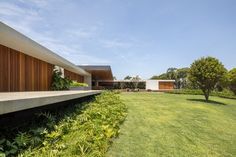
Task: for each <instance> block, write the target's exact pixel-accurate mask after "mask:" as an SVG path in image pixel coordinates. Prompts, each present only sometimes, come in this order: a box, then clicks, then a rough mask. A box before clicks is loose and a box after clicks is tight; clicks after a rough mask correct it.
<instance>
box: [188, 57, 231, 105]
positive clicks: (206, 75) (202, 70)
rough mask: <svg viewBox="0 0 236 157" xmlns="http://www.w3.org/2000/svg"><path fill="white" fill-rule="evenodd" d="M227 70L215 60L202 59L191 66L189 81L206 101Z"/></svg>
mask: <svg viewBox="0 0 236 157" xmlns="http://www.w3.org/2000/svg"><path fill="white" fill-rule="evenodd" d="M226 72H227V70H226V69H225V67H224V65H223V64H222V63H221V62H220V61H219V60H218V59H216V58H213V57H206V58H205V57H202V58H200V59H198V60H196V61H194V62H193V63H192V64H191V67H190V71H189V79H190V81H191V82H192V83H194V84H196V85H197V86H198V87H199V88H200V89H201V90H202V91H203V93H204V96H205V99H206V101H208V99H209V95H210V92H211V91H212V90H213V89H214V87H215V86H216V84H217V83H218V82H219V81H220V80H221V79H222V78H223V77H224V75H225V74H226Z"/></svg>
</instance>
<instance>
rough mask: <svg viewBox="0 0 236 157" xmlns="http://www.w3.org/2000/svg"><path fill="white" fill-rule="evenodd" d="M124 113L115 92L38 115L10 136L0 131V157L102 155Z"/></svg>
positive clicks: (114, 135) (113, 136)
mask: <svg viewBox="0 0 236 157" xmlns="http://www.w3.org/2000/svg"><path fill="white" fill-rule="evenodd" d="M126 114H127V108H126V106H125V105H124V103H123V102H122V101H121V100H120V98H119V95H118V94H116V93H115V92H104V93H102V94H101V95H99V96H96V97H95V99H94V100H93V101H91V102H90V103H88V102H84V103H82V104H81V103H80V104H76V105H72V106H70V107H68V108H65V109H63V110H59V111H55V112H41V113H39V114H37V116H36V117H35V120H33V121H32V122H30V123H31V124H32V125H29V129H28V130H27V129H25V127H22V128H20V127H17V128H15V129H12V130H14V132H16V134H15V135H14V134H13V133H11V132H8V131H6V130H9V128H8V129H5V131H2V128H0V129H1V135H0V156H1V155H2V156H4V155H5V156H22V157H23V156H24V157H26V156H39V157H40V156H42V157H44V156H85V157H86V156H96V157H99V156H104V154H105V152H106V151H107V150H108V148H109V146H110V145H111V143H112V139H113V138H115V137H117V136H118V134H119V126H120V124H121V123H122V122H123V121H124V120H125V117H126Z"/></svg>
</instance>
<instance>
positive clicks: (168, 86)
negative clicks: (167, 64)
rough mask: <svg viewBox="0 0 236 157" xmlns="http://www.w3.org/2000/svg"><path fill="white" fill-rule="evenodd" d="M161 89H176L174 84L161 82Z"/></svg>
mask: <svg viewBox="0 0 236 157" xmlns="http://www.w3.org/2000/svg"><path fill="white" fill-rule="evenodd" d="M159 89H160V90H162V89H174V83H173V82H159Z"/></svg>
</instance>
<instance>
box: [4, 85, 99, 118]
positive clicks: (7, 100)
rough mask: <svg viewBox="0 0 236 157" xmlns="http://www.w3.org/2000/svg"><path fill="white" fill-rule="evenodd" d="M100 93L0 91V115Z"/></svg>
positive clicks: (91, 91)
mask: <svg viewBox="0 0 236 157" xmlns="http://www.w3.org/2000/svg"><path fill="white" fill-rule="evenodd" d="M99 93H101V91H99V90H88V91H40V92H3V93H0V115H3V114H7V113H12V112H17V111H22V110H27V109H32V108H36V107H41V106H45V105H50V104H54V103H59V102H63V101H68V100H73V99H78V98H82V97H87V96H92V95H96V94H99Z"/></svg>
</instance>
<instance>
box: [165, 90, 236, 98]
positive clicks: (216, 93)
mask: <svg viewBox="0 0 236 157" xmlns="http://www.w3.org/2000/svg"><path fill="white" fill-rule="evenodd" d="M166 93H170V94H187V95H203V92H202V90H200V89H175V90H172V91H166ZM210 95H211V96H218V97H222V98H229V99H236V96H235V95H234V94H233V92H231V91H229V90H227V89H224V90H223V91H221V92H219V91H212V92H211V94H210Z"/></svg>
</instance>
